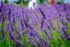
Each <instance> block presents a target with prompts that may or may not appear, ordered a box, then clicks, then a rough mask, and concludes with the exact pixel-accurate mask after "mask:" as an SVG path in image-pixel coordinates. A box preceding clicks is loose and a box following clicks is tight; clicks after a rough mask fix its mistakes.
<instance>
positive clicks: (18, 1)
mask: <svg viewBox="0 0 70 47" xmlns="http://www.w3.org/2000/svg"><path fill="white" fill-rule="evenodd" d="M2 1H3V2H4V3H8V4H21V2H22V3H23V5H25V6H27V5H28V3H29V1H31V0H2ZM49 1H50V0H37V3H38V4H42V3H48V2H49ZM56 1H57V3H69V4H70V0H56ZM0 2H1V0H0Z"/></svg>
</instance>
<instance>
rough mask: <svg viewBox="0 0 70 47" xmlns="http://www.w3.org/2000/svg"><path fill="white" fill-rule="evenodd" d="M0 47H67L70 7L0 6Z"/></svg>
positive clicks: (69, 32) (69, 28)
mask: <svg viewBox="0 0 70 47" xmlns="http://www.w3.org/2000/svg"><path fill="white" fill-rule="evenodd" d="M0 47H70V4H64V3H63V4H57V3H55V4H54V5H48V4H42V5H38V6H37V7H36V8H35V9H28V8H27V7H24V6H17V5H13V4H4V3H2V4H0Z"/></svg>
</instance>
